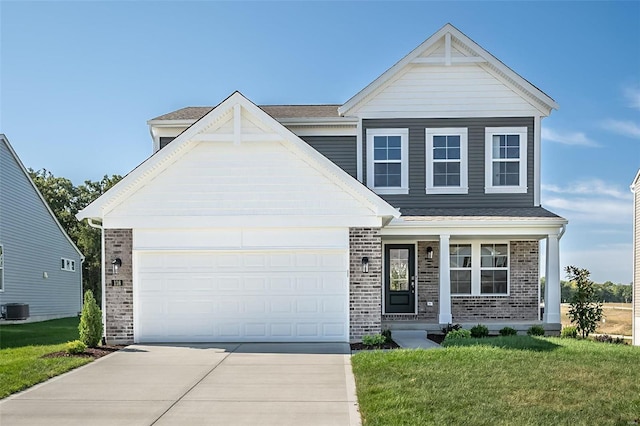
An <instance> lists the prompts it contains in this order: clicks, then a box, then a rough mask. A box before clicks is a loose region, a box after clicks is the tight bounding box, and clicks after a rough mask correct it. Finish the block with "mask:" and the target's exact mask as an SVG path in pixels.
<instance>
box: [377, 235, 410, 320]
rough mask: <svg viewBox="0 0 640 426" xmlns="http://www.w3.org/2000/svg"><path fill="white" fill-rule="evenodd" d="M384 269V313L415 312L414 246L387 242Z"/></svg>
mask: <svg viewBox="0 0 640 426" xmlns="http://www.w3.org/2000/svg"><path fill="white" fill-rule="evenodd" d="M384 270H385V271H386V272H385V281H384V290H385V313H387V314H395V313H415V299H416V272H415V246H414V245H413V244H387V245H386V246H385V249H384Z"/></svg>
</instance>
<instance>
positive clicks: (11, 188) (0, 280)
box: [0, 134, 84, 321]
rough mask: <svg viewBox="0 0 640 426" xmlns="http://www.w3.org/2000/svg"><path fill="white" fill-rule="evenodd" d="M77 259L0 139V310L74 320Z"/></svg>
mask: <svg viewBox="0 0 640 426" xmlns="http://www.w3.org/2000/svg"><path fill="white" fill-rule="evenodd" d="M83 260H84V258H83V256H82V253H80V251H79V250H78V248H77V247H76V246H75V244H74V243H73V242H72V241H71V239H70V238H69V236H68V235H67V234H66V233H65V231H64V229H62V227H61V226H60V223H58V221H57V219H56V218H55V216H54V214H53V212H52V211H51V209H50V208H49V205H48V204H47V202H46V201H45V200H44V198H42V195H41V194H40V192H39V191H38V189H37V188H36V186H35V184H34V183H33V181H32V180H31V177H30V176H29V173H28V172H27V169H25V167H24V165H23V164H22V162H21V161H20V159H19V158H18V156H17V154H16V152H15V151H14V150H13V148H12V147H11V145H10V144H9V140H8V139H7V138H6V136H5V135H3V134H0V305H2V307H3V312H4V311H5V305H10V306H9V317H10V318H8V319H11V317H12V315H11V314H12V311H14V308H15V305H14V304H27V305H28V307H29V314H30V320H32V321H38V320H45V319H52V318H64V317H70V316H75V315H78V313H79V312H80V310H81V309H82V261H83Z"/></svg>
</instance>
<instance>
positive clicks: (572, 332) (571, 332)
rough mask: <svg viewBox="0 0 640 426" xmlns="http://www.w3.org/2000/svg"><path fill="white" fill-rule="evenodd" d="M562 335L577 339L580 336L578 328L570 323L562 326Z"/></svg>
mask: <svg viewBox="0 0 640 426" xmlns="http://www.w3.org/2000/svg"><path fill="white" fill-rule="evenodd" d="M560 337H564V338H566V339H575V338H576V337H578V329H577V328H575V327H574V326H572V325H568V326H566V327H563V328H562V331H561V332H560Z"/></svg>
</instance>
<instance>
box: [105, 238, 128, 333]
mask: <svg viewBox="0 0 640 426" xmlns="http://www.w3.org/2000/svg"><path fill="white" fill-rule="evenodd" d="M103 232H104V243H105V259H104V265H103V267H104V270H105V283H104V285H105V302H106V303H105V311H106V312H105V313H106V329H105V335H106V338H107V342H108V343H110V344H128V343H133V268H132V247H133V233H132V230H131V229H105V230H104V231H103ZM116 258H120V259H121V260H122V266H121V267H120V268H119V269H118V273H117V274H114V273H113V266H112V265H111V262H112V261H113V260H114V259H116ZM114 280H117V281H122V285H113V284H114ZM118 284H119V283H118Z"/></svg>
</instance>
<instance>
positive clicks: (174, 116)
mask: <svg viewBox="0 0 640 426" xmlns="http://www.w3.org/2000/svg"><path fill="white" fill-rule="evenodd" d="M339 106H340V105H338V104H331V105H258V107H259V108H260V109H262V110H263V111H264V112H266V113H267V114H269V115H270V116H271V117H273V118H275V119H287V118H339V117H340V116H339V115H338V107H339ZM213 108H214V107H210V106H202V107H186V108H181V109H179V110H176V111H172V112H169V113H167V114H163V115H160V116H158V117H156V118H152V119H151V120H149V123H152V122H154V121H166V120H199V119H201V118H202V117H204V116H205V115H207V114H208V113H209V112H211V110H212V109H213Z"/></svg>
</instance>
